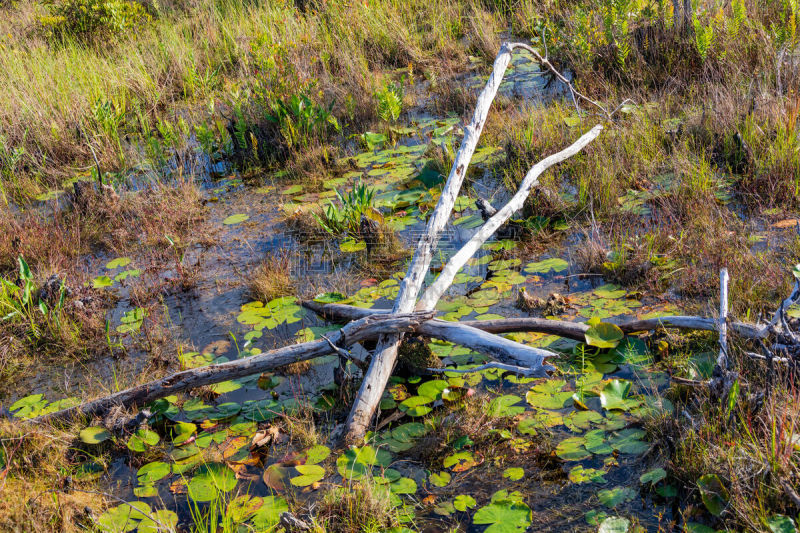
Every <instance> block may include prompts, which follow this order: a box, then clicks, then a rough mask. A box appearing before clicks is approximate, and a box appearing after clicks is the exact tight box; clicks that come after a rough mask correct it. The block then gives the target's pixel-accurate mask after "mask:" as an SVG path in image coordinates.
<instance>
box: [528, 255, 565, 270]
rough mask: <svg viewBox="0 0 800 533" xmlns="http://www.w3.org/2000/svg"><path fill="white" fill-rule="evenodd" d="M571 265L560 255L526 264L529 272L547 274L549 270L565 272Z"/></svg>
mask: <svg viewBox="0 0 800 533" xmlns="http://www.w3.org/2000/svg"><path fill="white" fill-rule="evenodd" d="M568 267H569V263H567V262H566V261H564V260H563V259H561V258H559V257H551V258H550V259H545V260H543V261H539V262H537V263H529V264H527V265H526V266H525V272H526V273H528V274H547V273H548V272H563V271H565V270H566V269H567V268H568Z"/></svg>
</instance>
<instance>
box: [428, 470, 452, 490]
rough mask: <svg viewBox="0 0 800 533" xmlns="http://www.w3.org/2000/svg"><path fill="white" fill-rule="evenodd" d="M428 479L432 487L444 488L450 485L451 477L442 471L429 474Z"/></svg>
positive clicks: (448, 473)
mask: <svg viewBox="0 0 800 533" xmlns="http://www.w3.org/2000/svg"><path fill="white" fill-rule="evenodd" d="M428 479H429V481H430V482H431V485H433V486H434V487H444V486H446V485H447V484H448V483H450V479H451V476H450V472H445V471H444V470H442V471H441V472H438V473H433V474H431V476H430V477H429V478H428Z"/></svg>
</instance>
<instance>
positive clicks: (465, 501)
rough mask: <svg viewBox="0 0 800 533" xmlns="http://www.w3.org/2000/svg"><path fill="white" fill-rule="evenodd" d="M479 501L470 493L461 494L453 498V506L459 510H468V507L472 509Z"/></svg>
mask: <svg viewBox="0 0 800 533" xmlns="http://www.w3.org/2000/svg"><path fill="white" fill-rule="evenodd" d="M476 505H478V502H476V501H475V498H473V497H472V496H470V495H469V494H459V495H458V496H456V497H455V499H453V507H455V508H456V510H458V511H462V512H463V511H466V510H467V509H472V508H474V507H475V506H476Z"/></svg>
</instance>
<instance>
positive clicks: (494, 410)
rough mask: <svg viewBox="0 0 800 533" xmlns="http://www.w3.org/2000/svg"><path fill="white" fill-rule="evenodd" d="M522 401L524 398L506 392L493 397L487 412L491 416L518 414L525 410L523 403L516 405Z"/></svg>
mask: <svg viewBox="0 0 800 533" xmlns="http://www.w3.org/2000/svg"><path fill="white" fill-rule="evenodd" d="M521 401H522V398H520V397H519V396H515V395H513V394H506V395H503V396H499V397H497V398H495V399H493V400H492V401H491V402H490V403H489V406H488V407H487V409H486V414H488V415H489V416H491V417H507V416H517V415H519V414H522V413H524V412H525V408H524V407H523V406H521V405H514V404H516V403H519V402H521Z"/></svg>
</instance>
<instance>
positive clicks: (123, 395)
mask: <svg viewBox="0 0 800 533" xmlns="http://www.w3.org/2000/svg"><path fill="white" fill-rule="evenodd" d="M431 316H432V313H408V314H398V315H374V316H365V317H364V318H361V319H359V320H355V321H352V322H350V323H349V324H347V325H346V326H344V327H343V328H342V329H340V330H339V331H337V332H335V333H332V334H331V335H330V336H328V337H327V338H326V339H320V340H316V341H311V342H303V343H300V344H293V345H291V346H286V347H284V348H278V349H276V350H270V351H269V352H265V353H262V354H259V355H254V356H251V357H245V358H244V359H237V360H235V361H229V362H227V363H220V364H217V365H209V366H204V367H201V368H194V369H191V370H184V371H183V372H177V373H175V374H172V375H169V376H167V377H165V378H162V379H157V380H155V381H150V382H149V383H144V384H142V385H137V386H136V387H131V388H129V389H126V390H123V391H121V392H117V393H115V394H112V395H110V396H106V397H104V398H99V399H97V400H94V401H90V402H87V403H84V404H81V405H78V406H75V407H71V408H69V409H63V410H61V411H56V412H55V413H51V414H48V415H43V416H40V417H38V418H34V419H32V421H33V422H54V421H58V420H72V419H75V418H78V417H80V416H84V417H92V416H100V415H103V414H105V413H107V412H108V411H110V410H111V409H112V408H114V407H117V406H120V405H121V406H124V407H141V406H143V405H145V404H147V403H150V402H152V401H154V400H157V399H159V398H163V397H165V396H169V395H170V394H177V393H179V392H184V391H187V390H190V389H195V388H197V387H202V386H204V385H212V384H214V383H221V382H223V381H228V380H231V379H237V378H242V377H245V376H252V375H253V374H260V373H262V372H268V371H270V370H274V369H276V368H280V367H282V366H284V365H288V364H290V363H296V362H298V361H305V360H308V359H313V358H315V357H322V356H324V355H329V354H331V353H334V349H333V348H332V344H333V345H342V346H344V345H348V344H354V343H356V342H362V341H365V340H370V339H375V338H376V337H377V336H378V335H379V334H382V333H386V332H406V331H413V330H414V328H415V327H416V326H418V325H419V324H421V323H422V322H423V321H424V320H426V319H428V318H431Z"/></svg>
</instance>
